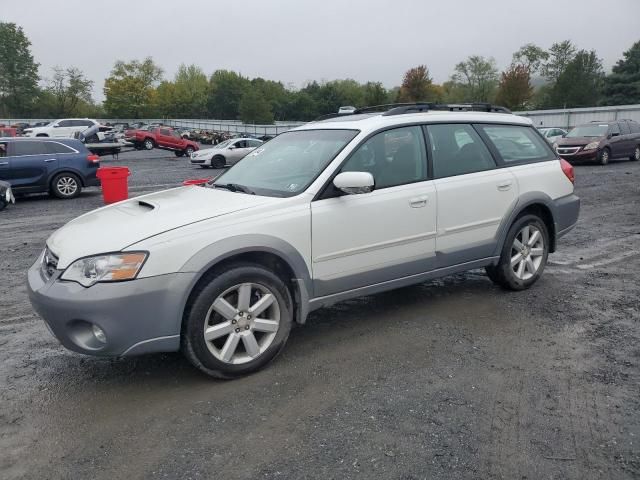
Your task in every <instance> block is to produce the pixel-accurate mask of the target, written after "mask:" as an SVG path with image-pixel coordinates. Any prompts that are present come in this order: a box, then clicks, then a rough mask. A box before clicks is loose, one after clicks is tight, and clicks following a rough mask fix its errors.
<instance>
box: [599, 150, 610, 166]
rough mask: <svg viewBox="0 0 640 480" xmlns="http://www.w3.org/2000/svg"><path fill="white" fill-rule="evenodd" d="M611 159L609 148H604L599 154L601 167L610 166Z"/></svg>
mask: <svg viewBox="0 0 640 480" xmlns="http://www.w3.org/2000/svg"><path fill="white" fill-rule="evenodd" d="M610 159H611V151H610V150H609V148H608V147H605V148H603V149H602V150H601V151H600V153H599V154H598V161H599V162H600V165H606V164H608V163H609V160H610Z"/></svg>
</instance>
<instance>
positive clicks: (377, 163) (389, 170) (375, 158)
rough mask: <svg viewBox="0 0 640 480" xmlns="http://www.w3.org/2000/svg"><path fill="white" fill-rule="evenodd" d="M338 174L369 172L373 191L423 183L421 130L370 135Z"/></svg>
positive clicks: (397, 130) (424, 163) (424, 174)
mask: <svg viewBox="0 0 640 480" xmlns="http://www.w3.org/2000/svg"><path fill="white" fill-rule="evenodd" d="M340 171H341V172H369V173H371V175H373V178H374V180H375V188H376V190H379V189H381V188H388V187H395V186H398V185H406V184H409V183H415V182H421V181H424V180H426V179H427V161H426V149H425V143H424V137H423V135H422V129H421V128H420V127H418V126H412V127H402V128H396V129H393V130H386V131H384V132H381V133H378V134H376V135H374V136H373V137H371V138H370V139H369V140H367V141H366V142H365V143H364V144H362V145H360V147H358V149H357V150H356V151H355V152H354V153H353V154H352V155H351V157H350V158H349V160H347V163H345V164H344V165H343V167H342V169H341V170H340Z"/></svg>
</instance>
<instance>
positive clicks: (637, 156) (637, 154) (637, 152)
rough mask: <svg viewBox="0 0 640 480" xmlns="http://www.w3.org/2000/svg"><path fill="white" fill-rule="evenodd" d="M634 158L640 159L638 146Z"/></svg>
mask: <svg viewBox="0 0 640 480" xmlns="http://www.w3.org/2000/svg"><path fill="white" fill-rule="evenodd" d="M633 158H635V159H636V160H640V147H636V150H635V152H633Z"/></svg>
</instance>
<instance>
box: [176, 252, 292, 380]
mask: <svg viewBox="0 0 640 480" xmlns="http://www.w3.org/2000/svg"><path fill="white" fill-rule="evenodd" d="M243 299H244V300H243ZM265 303H267V306H266V307H265ZM260 305H262V308H261V309H259V310H258V307H260ZM292 305H293V303H292V301H291V295H290V293H289V290H288V289H287V287H286V285H285V284H284V282H283V281H282V280H281V279H280V278H279V277H278V276H277V275H275V274H274V273H272V272H270V271H269V270H266V269H264V268H263V267H262V266H259V265H253V264H248V263H238V264H235V265H232V266H230V267H229V269H228V270H226V271H223V272H221V273H220V272H217V273H216V274H215V275H212V276H211V278H210V281H209V283H208V284H206V285H204V286H202V287H201V288H199V291H197V293H196V294H195V295H194V298H192V299H191V300H190V301H189V309H188V314H187V315H186V317H185V318H184V320H183V324H182V333H181V349H182V352H183V354H184V355H185V356H186V357H187V359H188V360H189V361H190V362H191V363H192V364H193V365H194V366H195V367H196V368H198V369H200V370H201V371H203V372H204V373H206V374H207V375H210V376H212V377H216V378H224V379H231V378H236V377H240V376H242V375H246V374H248V373H251V372H254V371H256V370H258V369H260V368H262V367H263V366H265V365H266V364H267V363H269V362H270V361H271V360H273V358H275V356H276V355H278V353H280V351H281V350H282V349H283V347H284V345H285V343H286V341H287V338H288V337H289V332H290V331H291V326H292V323H293V313H292V312H293V308H292ZM255 312H257V313H255ZM252 317H253V318H252Z"/></svg>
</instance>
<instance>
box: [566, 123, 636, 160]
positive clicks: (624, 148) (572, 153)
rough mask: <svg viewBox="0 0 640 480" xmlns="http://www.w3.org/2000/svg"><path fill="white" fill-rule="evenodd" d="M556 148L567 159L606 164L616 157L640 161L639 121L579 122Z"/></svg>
mask: <svg viewBox="0 0 640 480" xmlns="http://www.w3.org/2000/svg"><path fill="white" fill-rule="evenodd" d="M554 148H555V149H556V151H557V152H558V155H560V156H561V157H562V158H564V159H565V160H568V161H593V162H596V161H597V162H600V164H601V165H606V164H607V163H609V160H611V159H613V158H628V159H630V160H640V124H638V123H637V122H634V121H633V120H616V121H612V122H598V121H594V122H591V123H585V124H583V125H578V126H577V127H575V128H574V129H573V130H571V131H570V132H569V133H568V134H566V135H565V136H564V138H560V139H558V140H557V141H556V143H555V145H554Z"/></svg>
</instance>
